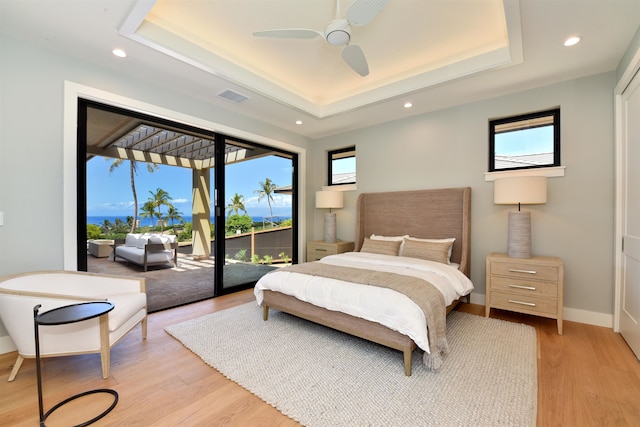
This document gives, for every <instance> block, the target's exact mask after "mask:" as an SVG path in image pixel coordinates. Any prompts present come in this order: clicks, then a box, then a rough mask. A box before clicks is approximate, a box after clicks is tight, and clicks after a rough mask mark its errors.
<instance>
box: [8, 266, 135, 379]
mask: <svg viewBox="0 0 640 427" xmlns="http://www.w3.org/2000/svg"><path fill="white" fill-rule="evenodd" d="M145 286H146V282H145V279H144V278H131V277H123V276H108V275H104V274H94V273H85V272H77V271H42V272H35V273H25V274H17V275H13V276H8V277H4V278H0V319H1V320H2V323H3V324H4V325H5V327H6V329H7V332H8V333H9V336H10V337H11V339H12V340H13V342H14V343H15V345H16V347H17V348H18V359H17V360H16V363H15V365H14V367H13V370H12V371H11V374H10V375H9V381H13V380H14V379H15V377H16V374H17V373H18V370H19V369H20V366H21V365H22V362H23V360H24V358H35V340H34V323H33V308H34V307H35V306H36V305H38V304H41V308H40V313H44V312H45V311H48V310H51V309H53V308H57V307H62V306H65V305H70V304H77V303H79V302H83V301H105V300H106V301H110V302H112V303H113V304H114V306H115V308H114V309H113V310H112V311H111V312H109V313H108V314H107V316H108V322H103V327H102V328H101V327H100V319H99V318H94V319H89V320H86V321H83V322H79V323H73V324H66V325H58V326H46V327H41V328H40V333H39V335H40V354H41V357H53V356H68V355H73V354H85V353H100V356H101V361H102V377H103V378H108V377H109V370H110V364H111V363H110V350H111V347H113V346H114V345H115V344H116V343H117V342H118V341H119V340H120V338H122V337H123V336H124V335H125V334H126V333H127V332H129V331H130V330H131V329H132V328H133V327H134V326H136V325H137V324H138V323H142V338H143V339H145V338H146V336H147V295H146V293H145V291H146V289H145Z"/></svg>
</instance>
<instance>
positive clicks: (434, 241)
mask: <svg viewBox="0 0 640 427" xmlns="http://www.w3.org/2000/svg"><path fill="white" fill-rule="evenodd" d="M406 239H407V240H414V241H416V242H429V243H451V246H449V256H448V257H447V264H451V252H452V251H453V242H455V241H456V238H455V237H451V238H449V239H418V238H417V237H410V236H407V237H406ZM400 256H402V247H401V248H400Z"/></svg>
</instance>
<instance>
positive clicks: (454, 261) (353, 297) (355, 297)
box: [254, 187, 473, 376]
mask: <svg viewBox="0 0 640 427" xmlns="http://www.w3.org/2000/svg"><path fill="white" fill-rule="evenodd" d="M470 202H471V189H470V188H469V187H462V188H447V189H432V190H415V191H397V192H381V193H363V194H361V195H360V196H359V197H358V205H357V224H356V227H357V228H356V242H355V249H354V252H350V253H346V254H339V255H332V256H329V257H325V258H323V259H322V260H320V261H316V262H312V263H304V264H298V265H294V266H291V267H287V268H283V269H279V270H277V271H274V272H272V273H269V274H267V275H265V276H263V278H261V279H260V280H259V281H258V283H257V284H256V287H255V289H254V293H255V296H256V301H257V303H258V304H259V305H261V306H262V307H263V316H264V320H265V321H266V320H268V314H269V309H270V308H273V309H277V310H280V311H283V312H286V313H289V314H292V315H295V316H298V317H301V318H304V319H307V320H310V321H313V322H316V323H319V324H322V325H325V326H328V327H331V328H334V329H337V330H340V331H343V332H346V333H348V334H351V335H355V336H357V337H360V338H364V339H367V340H370V341H373V342H376V343H378V344H381V345H385V346H387V347H391V348H393V349H396V350H400V351H401V352H402V353H403V357H404V371H405V375H407V376H410V375H411V371H412V353H413V351H414V350H415V349H416V347H419V348H421V349H422V350H424V361H425V364H427V365H428V367H429V368H430V369H431V370H433V371H437V369H439V367H440V364H441V360H439V361H437V363H436V362H434V359H433V358H435V357H436V356H438V354H440V355H441V356H443V357H444V355H445V354H446V351H447V349H446V341H445V342H444V343H440V342H430V341H431V340H433V339H434V337H435V335H433V334H434V333H435V331H436V329H443V328H444V327H443V326H439V325H438V323H437V322H440V323H442V322H444V321H445V320H444V319H445V318H446V313H448V312H449V311H451V310H452V309H453V308H454V307H455V305H456V304H457V303H458V302H459V301H460V299H461V298H463V297H468V295H469V293H470V292H471V291H472V289H473V285H472V284H471V282H470V280H469V279H468V278H469V275H470V234H471V224H470V219H471V217H470V210H471V207H470ZM406 236H410V238H411V240H412V242H411V243H410V245H411V246H410V247H411V248H415V247H420V246H417V245H422V241H423V240H425V239H431V240H430V241H434V242H438V245H439V244H440V243H439V242H442V241H445V240H446V239H448V240H451V239H455V240H453V244H452V245H450V246H449V253H448V254H446V257H447V258H448V259H446V261H442V260H440V261H441V262H434V261H424V260H422V259H415V258H413V257H407V256H397V254H396V255H394V254H392V253H389V254H387V253H386V252H385V251H386V250H387V249H388V248H390V247H392V242H400V243H398V247H399V246H404V249H396V250H407V249H409V248H410V247H409V246H406V245H407V244H409V242H408V240H407V238H406ZM413 241H415V242H418V243H414V242H413ZM394 244H395V243H394ZM427 244H428V245H431V243H427ZM372 245H373V246H372ZM372 247H374V248H376V250H374V251H373V253H372V251H371V248H372ZM393 247H394V248H395V246H393ZM438 247H440V246H438ZM378 248H382V249H383V250H382V251H379V250H377V249H378ZM440 252H441V251H440ZM403 255H404V253H403ZM449 263H450V264H449ZM326 265H329V266H330V267H331V268H324V269H323V266H326ZM368 266H370V270H365V269H366V268H369V267H368ZM353 268H357V269H360V270H358V273H357V274H354V275H353V277H352V278H351V277H350V278H349V280H346V279H344V277H338V276H331V275H332V274H336V275H337V274H338V273H339V272H340V269H343V270H344V272H351V273H353V272H355V271H356V270H354V269H353ZM398 268H399V269H401V270H402V271H404V272H406V273H402V277H403V278H402V279H401V280H398V281H404V280H405V278H406V280H407V281H412V280H421V279H425V278H426V279H427V280H429V282H430V283H433V286H429V289H431V291H430V292H431V293H434V292H433V289H436V292H435V293H436V294H438V296H437V298H438V299H439V301H440V302H438V303H434V304H432V305H431V307H430V308H429V307H427V308H425V307H424V304H423V305H420V304H418V305H416V304H415V303H414V302H413V301H412V300H410V299H409V298H408V297H406V296H405V295H402V294H400V293H398V292H396V290H394V287H393V286H394V285H392V284H389V285H388V286H390V287H389V288H387V287H386V286H387V285H386V284H385V285H382V284H378V285H379V286H367V285H366V284H365V280H364V279H362V278H360V276H367V275H368V276H371V277H375V278H381V277H382V278H384V279H385V280H387V281H388V282H392V281H393V282H395V281H396V280H389V279H390V278H393V277H396V278H398V277H400V276H397V275H396V276H393V274H395V273H397V272H398V271H397V269H398ZM320 269H322V271H323V272H324V271H325V270H331V271H332V273H327V274H326V275H325V273H319V271H320ZM409 270H411V272H410V273H408V271H409ZM414 270H415V271H416V272H414ZM334 271H335V273H334ZM344 272H343V273H344ZM389 274H391V275H392V276H389ZM405 274H406V275H407V276H404V275H405ZM409 276H412V277H409ZM414 277H415V279H414ZM443 277H444V279H443ZM420 278H421V279H420ZM361 279H362V280H361ZM431 279H434V280H431ZM367 280H369V279H367ZM447 281H452V283H453V282H455V283H454V286H453V287H455V288H456V289H455V290H446V291H445V290H444V288H442V287H443V286H448V285H445V284H443V283H444V282H447ZM421 283H424V282H421ZM422 288H425V287H424V286H423V287H422ZM438 290H439V291H440V293H442V295H440V293H439V292H438ZM308 291H311V294H309V292H308ZM353 292H355V294H354V293H353ZM318 295H319V296H320V297H318ZM345 296H346V298H347V299H349V301H348V302H347V303H344V302H343V301H342V298H344V297H345ZM432 296H433V295H432ZM354 301H355V302H354ZM369 303H371V304H373V306H374V307H373V308H371V307H369V305H368V304H369ZM358 304H362V305H363V306H362V307H361V306H358ZM416 308H417V311H416ZM422 308H424V310H421V309H422ZM380 310H382V311H384V312H388V313H387V315H383V316H382V318H381V317H380V314H379V313H380ZM414 312H415V314H414ZM434 313H435V315H434ZM410 316H418V317H416V318H414V317H411V318H410ZM420 316H422V317H420ZM389 318H391V319H392V320H389ZM425 318H426V323H429V321H432V324H433V325H435V326H434V327H430V328H427V327H426V324H425ZM420 319H422V320H421V321H422V323H421V325H420V326H419V327H420V328H421V330H416V329H414V327H415V325H416V324H418V323H420ZM434 319H435V321H434ZM394 322H395V323H394ZM436 326H437V327H436ZM443 334H444V330H443V331H442V332H441V335H443ZM425 337H427V338H426V343H425ZM436 338H437V337H436ZM437 339H438V340H441V339H442V338H441V337H440V338H437ZM441 344H443V345H444V347H441ZM428 359H429V360H430V361H429V362H427V360H428Z"/></svg>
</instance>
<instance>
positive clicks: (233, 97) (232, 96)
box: [218, 89, 249, 104]
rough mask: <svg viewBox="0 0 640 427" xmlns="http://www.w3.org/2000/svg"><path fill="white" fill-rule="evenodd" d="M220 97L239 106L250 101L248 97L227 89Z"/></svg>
mask: <svg viewBox="0 0 640 427" xmlns="http://www.w3.org/2000/svg"><path fill="white" fill-rule="evenodd" d="M218 96H219V97H221V98H225V99H228V100H229V101H233V102H235V103H237V104H240V103H242V102H244V101H246V100H247V99H249V97H248V96H244V95H243V94H241V93H238V92H234V91H232V90H231V89H227V90H225V91H222V92H220V93H219V94H218Z"/></svg>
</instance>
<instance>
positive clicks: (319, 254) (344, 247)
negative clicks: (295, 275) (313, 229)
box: [307, 240, 355, 262]
mask: <svg viewBox="0 0 640 427" xmlns="http://www.w3.org/2000/svg"><path fill="white" fill-rule="evenodd" d="M354 246H355V245H354V243H353V242H343V241H339V242H335V243H325V242H323V241H322V240H318V241H314V242H309V243H307V262H311V261H318V260H320V259H322V258H324V257H326V256H327V255H335V254H341V253H343V252H351V251H353V248H354Z"/></svg>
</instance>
